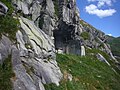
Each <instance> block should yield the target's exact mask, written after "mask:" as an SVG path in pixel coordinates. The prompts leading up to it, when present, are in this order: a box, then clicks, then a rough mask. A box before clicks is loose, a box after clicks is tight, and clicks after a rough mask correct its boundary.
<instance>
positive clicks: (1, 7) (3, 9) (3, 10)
mask: <svg viewBox="0 0 120 90" xmlns="http://www.w3.org/2000/svg"><path fill="white" fill-rule="evenodd" d="M7 11H8V7H7V6H6V5H5V4H3V3H2V2H0V15H5V14H6V13H7Z"/></svg>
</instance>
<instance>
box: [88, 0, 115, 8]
mask: <svg viewBox="0 0 120 90" xmlns="http://www.w3.org/2000/svg"><path fill="white" fill-rule="evenodd" d="M88 2H97V6H98V7H101V6H104V5H108V6H111V5H112V3H113V2H115V0H88Z"/></svg>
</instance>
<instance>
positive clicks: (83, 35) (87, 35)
mask: <svg viewBox="0 0 120 90" xmlns="http://www.w3.org/2000/svg"><path fill="white" fill-rule="evenodd" d="M80 36H81V37H83V39H84V40H88V39H89V38H90V35H89V33H88V32H82V33H81V35H80Z"/></svg>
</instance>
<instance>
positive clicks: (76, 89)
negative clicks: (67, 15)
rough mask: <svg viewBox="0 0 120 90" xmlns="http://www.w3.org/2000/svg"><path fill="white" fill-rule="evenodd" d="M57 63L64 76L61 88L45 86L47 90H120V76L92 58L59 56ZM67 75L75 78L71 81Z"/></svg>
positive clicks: (52, 85) (51, 85) (50, 85)
mask: <svg viewBox="0 0 120 90" xmlns="http://www.w3.org/2000/svg"><path fill="white" fill-rule="evenodd" d="M57 62H58V65H59V66H60V68H61V71H62V73H63V74H64V78H63V80H62V81H61V82H60V86H58V87H57V86H56V85H54V84H49V85H45V88H46V90H119V89H120V76H119V75H118V74H116V73H114V71H113V70H112V69H111V68H110V67H109V66H108V65H107V64H106V63H103V62H100V61H99V60H97V59H95V58H93V57H91V56H86V57H80V56H76V55H66V54H63V55H62V54H58V55H57ZM66 73H70V74H72V76H73V80H72V81H69V80H68V79H67V78H65V75H66Z"/></svg>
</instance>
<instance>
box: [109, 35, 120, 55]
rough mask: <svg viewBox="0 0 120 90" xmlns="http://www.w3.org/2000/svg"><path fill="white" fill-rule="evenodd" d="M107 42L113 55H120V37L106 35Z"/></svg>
mask: <svg viewBox="0 0 120 90" xmlns="http://www.w3.org/2000/svg"><path fill="white" fill-rule="evenodd" d="M108 43H109V44H110V46H111V50H112V52H113V54H114V55H115V56H119V57H120V37H118V38H114V37H110V36H108Z"/></svg>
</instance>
